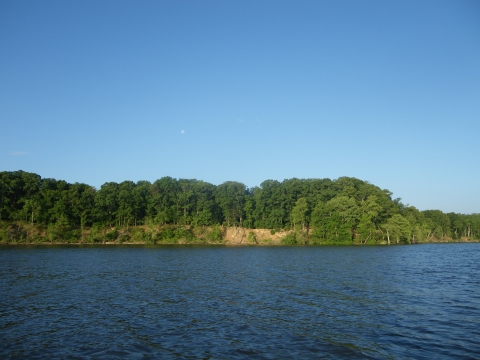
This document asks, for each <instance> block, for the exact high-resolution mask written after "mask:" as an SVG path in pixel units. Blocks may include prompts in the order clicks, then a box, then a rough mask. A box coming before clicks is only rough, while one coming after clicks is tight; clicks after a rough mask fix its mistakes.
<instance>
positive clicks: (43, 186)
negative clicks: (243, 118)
mask: <svg viewBox="0 0 480 360" xmlns="http://www.w3.org/2000/svg"><path fill="white" fill-rule="evenodd" d="M13 221H20V222H24V223H30V224H43V225H45V226H59V227H61V226H63V227H65V226H70V227H77V228H79V229H81V230H82V231H83V230H84V229H85V228H92V227H101V226H104V227H105V226H110V227H114V226H116V227H129V226H130V227H131V226H138V225H145V224H156V225H159V226H163V225H175V226H188V227H199V226H203V227H206V226H233V227H246V228H251V229H255V228H256V229H260V228H262V229H273V230H279V229H288V230H290V229H292V230H294V229H296V230H298V231H301V232H303V233H306V234H307V236H308V240H309V242H310V243H361V244H366V243H375V242H378V241H379V240H385V241H388V242H392V243H416V242H421V241H429V240H431V239H437V240H443V239H454V240H455V239H460V238H462V237H464V238H471V239H479V237H480V214H470V215H465V214H457V213H448V214H445V213H443V212H442V211H440V210H427V211H419V210H418V209H416V208H415V207H413V206H405V205H403V204H402V203H401V201H400V199H393V198H392V193H391V192H390V191H388V190H385V189H381V188H379V187H377V186H375V185H373V184H370V183H368V182H367V181H362V180H359V179H356V178H350V177H341V178H339V179H336V180H331V179H296V178H293V179H287V180H284V181H282V182H280V181H277V180H266V181H264V182H262V183H261V184H260V186H256V187H252V188H248V187H247V186H245V185H244V184H242V183H239V182H235V181H227V182H225V183H223V184H220V185H213V184H210V183H207V182H204V181H201V180H196V179H174V178H171V177H163V178H161V179H158V180H156V181H154V182H153V183H150V182H149V181H139V182H137V183H135V182H132V181H123V182H121V183H115V182H107V183H105V184H103V185H102V186H101V187H100V189H95V188H94V187H92V186H89V185H87V184H80V183H74V184H70V183H67V182H66V181H64V180H55V179H49V178H41V177H40V176H39V175H37V174H33V173H28V172H24V171H13V172H8V171H3V172H0V222H13Z"/></svg>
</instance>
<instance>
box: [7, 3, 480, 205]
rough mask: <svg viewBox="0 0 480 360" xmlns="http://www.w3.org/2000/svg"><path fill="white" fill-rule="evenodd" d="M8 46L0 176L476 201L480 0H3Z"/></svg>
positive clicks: (479, 193) (479, 190)
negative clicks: (369, 191)
mask: <svg viewBox="0 0 480 360" xmlns="http://www.w3.org/2000/svg"><path fill="white" fill-rule="evenodd" d="M0 54H1V56H0V125H1V126H0V132H1V142H0V170H1V171H4V170H6V171H14V170H20V169H21V170H24V171H29V172H35V173H37V174H39V175H41V176H42V177H52V178H56V179H64V180H67V181H69V182H84V183H88V184H91V185H94V186H95V187H97V188H98V187H100V186H101V184H103V183H104V182H107V181H116V182H121V181H123V180H133V181H138V180H149V181H154V180H156V179H158V178H161V177H163V176H172V177H175V178H196V179H201V180H204V181H208V182H211V183H214V184H220V183H222V182H224V181H227V180H235V181H240V182H243V183H244V184H246V185H247V186H249V187H252V186H257V185H260V183H261V182H262V181H264V180H267V179H276V180H279V181H282V180H283V179H287V178H292V177H297V178H331V179H336V178H338V177H341V176H351V177H356V178H359V179H362V180H367V181H369V182H371V183H373V184H375V185H378V186H380V187H381V188H386V189H389V190H390V191H392V192H393V193H394V197H400V198H402V201H403V202H404V203H405V204H410V205H413V206H415V207H417V208H418V209H420V210H426V209H440V210H442V211H445V212H450V211H454V212H461V213H473V212H476V213H478V212H480V186H479V183H480V182H479V179H480V166H479V163H480V147H479V143H478V140H479V134H480V2H478V1H441V0H435V1H418V0H415V1H408V0H405V1H368V0H366V1H356V0H355V1H341V0H340V1H273V0H271V1H258V0H256V1H181V0H180V1H173V0H172V1H118V0H115V1H88V0H83V1H63V0H62V1H2V2H0Z"/></svg>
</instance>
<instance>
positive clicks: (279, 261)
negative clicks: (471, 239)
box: [0, 244, 480, 359]
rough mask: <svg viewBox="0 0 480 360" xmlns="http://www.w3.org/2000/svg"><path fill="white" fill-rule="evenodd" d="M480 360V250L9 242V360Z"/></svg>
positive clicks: (5, 349)
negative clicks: (29, 244) (24, 244)
mask: <svg viewBox="0 0 480 360" xmlns="http://www.w3.org/2000/svg"><path fill="white" fill-rule="evenodd" d="M75 357H76V358H112V359H113V358H140V357H142V358H145V357H147V358H149V357H150V358H166V359H169V358H192V359H197V358H198V359H244V358H248V359H287V358H297V359H309V358H335V359H336V358H362V359H363V358H372V359H407V358H414V359H433V358H435V359H441V358H455V359H475V358H476V359H478V358H480V244H433V245H411V246H356V247H323V246H322V247H222V246H218V247H201V246H198V247H197V246H189V247H187V246H185V247H183V246H172V247H166V246H84V247H82V246H63V247H62V246H58V247H57V246H48V247H47V246H45V247H33V246H32V247H1V248H0V358H6V359H9V358H29V359H30V358H75Z"/></svg>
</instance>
